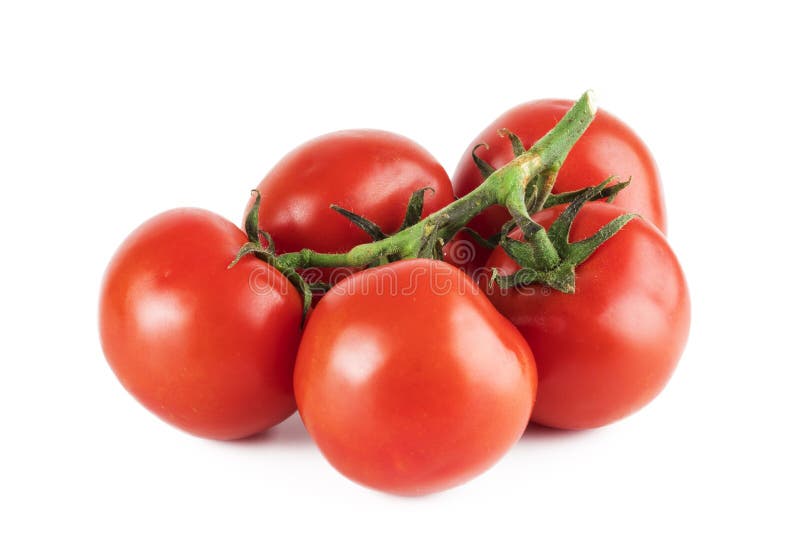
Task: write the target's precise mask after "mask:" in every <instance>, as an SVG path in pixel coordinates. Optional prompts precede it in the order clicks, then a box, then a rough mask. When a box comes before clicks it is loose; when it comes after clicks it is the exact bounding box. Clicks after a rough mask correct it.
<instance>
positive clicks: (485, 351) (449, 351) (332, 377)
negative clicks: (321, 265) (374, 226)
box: [294, 259, 536, 495]
mask: <svg viewBox="0 0 800 534" xmlns="http://www.w3.org/2000/svg"><path fill="white" fill-rule="evenodd" d="M294 381H295V382H294V383H295V392H296V395H297V405H298V409H299V411H300V415H301V417H302V419H303V422H304V423H305V425H306V428H307V429H308V431H309V433H310V434H311V436H312V437H313V439H314V441H316V443H317V445H318V446H319V447H320V449H321V450H322V452H323V454H324V455H325V456H326V458H327V459H328V460H329V461H330V462H331V464H333V466H334V467H335V468H336V469H338V470H339V471H341V472H342V473H343V474H344V475H345V476H347V477H349V478H351V479H352V480H354V481H356V482H359V483H361V484H364V485H366V486H369V487H372V488H376V489H379V490H383V491H387V492H392V493H397V494H403V495H418V494H424V493H429V492H433V491H438V490H442V489H445V488H448V487H451V486H454V485H457V484H459V483H461V482H464V481H466V480H468V479H469V478H472V477H474V476H476V475H477V474H479V473H480V472H482V471H484V470H485V469H487V468H488V467H489V466H490V465H492V464H493V463H494V462H495V461H497V460H498V459H499V458H500V457H501V456H502V455H503V454H504V453H505V452H506V451H507V450H508V448H509V447H511V446H512V445H513V444H514V443H515V442H516V441H517V440H518V438H519V437H520V435H521V434H522V433H523V431H524V430H525V427H526V425H527V423H528V420H529V417H530V413H531V408H532V403H533V399H534V396H535V390H536V367H535V364H534V361H533V359H532V355H531V352H530V349H529V348H528V346H527V344H526V343H525V340H524V339H522V337H521V336H520V334H519V332H517V331H516V329H515V328H514V327H513V326H512V325H511V324H510V323H509V322H508V321H507V320H506V319H505V318H504V317H502V316H501V315H500V314H499V313H497V311H496V310H495V309H494V308H493V307H492V305H491V304H490V303H489V301H488V299H487V298H486V296H485V295H484V294H483V293H482V292H481V291H480V290H479V289H478V287H477V286H476V285H475V283H474V282H472V280H470V279H469V277H467V276H466V275H465V274H464V273H463V272H461V271H459V270H458V269H456V268H455V267H453V266H450V265H448V264H446V263H444V262H438V261H433V260H426V259H415V260H404V261H400V262H395V263H391V264H388V265H385V266H381V267H376V268H373V269H369V270H366V271H361V272H359V273H356V274H354V275H353V276H351V277H349V278H347V279H345V280H344V281H342V282H340V283H339V284H338V285H336V286H335V287H334V288H333V289H332V290H331V291H330V292H329V293H328V294H326V295H325V296H324V297H323V298H322V300H321V301H320V303H319V305H318V306H317V308H316V309H315V310H314V313H313V314H312V316H311V318H310V320H309V322H308V325H307V327H306V331H305V334H304V335H303V339H302V341H301V343H300V350H299V352H298V357H297V365H296V367H295V375H294Z"/></svg>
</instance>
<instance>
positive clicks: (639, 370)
mask: <svg viewBox="0 0 800 534" xmlns="http://www.w3.org/2000/svg"><path fill="white" fill-rule="evenodd" d="M561 211H563V207H559V208H552V209H548V210H544V211H542V212H540V213H538V214H536V215H534V217H533V218H534V220H536V221H537V222H539V223H540V224H542V225H543V226H544V227H546V228H549V227H550V225H551V224H552V222H553V221H554V220H555V218H556V217H557V216H558V214H559V213H561ZM621 213H623V211H622V210H621V209H619V208H618V207H615V206H613V205H610V204H604V203H597V202H595V203H590V204H587V205H586V206H584V207H583V209H581V211H580V212H579V213H578V216H577V218H576V220H575V223H574V224H573V227H572V231H571V235H570V237H571V241H572V242H574V241H578V240H581V239H584V238H587V237H589V236H590V235H592V234H594V233H595V232H596V231H597V230H598V229H599V228H600V227H601V226H602V225H604V224H605V223H607V222H609V221H611V220H612V219H613V218H614V217H616V216H618V215H620V214H621ZM520 235H521V234H519V233H517V234H516V235H514V234H512V237H516V238H519V237H520ZM486 266H487V267H496V268H497V269H498V270H499V271H500V273H501V274H511V273H513V272H515V271H516V270H518V268H519V267H518V266H517V264H516V263H515V262H514V261H513V260H512V259H511V258H510V257H509V256H508V255H506V253H505V251H503V249H502V248H497V249H495V250H494V252H492V255H491V256H490V257H489V261H488V262H487V264H486ZM487 292H488V293H489V299H490V300H491V301H492V303H493V304H494V305H495V306H496V307H497V309H498V310H499V311H500V312H501V313H502V314H503V315H505V316H506V317H508V318H509V319H510V320H511V322H512V323H514V325H515V326H516V327H517V328H518V329H519V331H520V332H521V333H522V335H523V336H524V337H525V339H526V340H527V341H528V344H529V345H530V347H531V349H532V350H533V353H534V354H536V363H537V367H538V371H539V390H538V397H537V400H536V407H535V409H534V410H533V416H532V419H533V421H535V422H537V423H540V424H543V425H547V426H551V427H556V428H566V429H581V428H591V427H597V426H601V425H606V424H608V423H611V422H612V421H616V420H617V419H620V418H622V417H625V416H627V415H629V414H631V413H633V412H634V411H636V410H638V409H639V408H641V407H642V406H644V405H645V404H647V403H648V402H650V401H651V400H652V399H653V398H654V397H655V396H656V395H657V394H658V393H659V392H660V391H661V389H662V388H663V387H664V386H665V385H666V383H667V381H668V380H669V377H670V375H671V374H672V371H673V370H674V369H675V366H676V365H677V363H678V359H679V358H680V356H681V352H682V351H683V347H684V345H685V343H686V338H687V336H688V333H689V315H690V312H689V292H688V290H687V287H686V281H685V279H684V277H683V272H682V271H681V267H680V265H679V264H678V260H677V258H676V257H675V254H673V252H672V250H671V249H670V247H669V245H668V244H667V242H666V239H665V238H664V236H663V234H662V233H661V232H660V231H659V230H658V229H657V228H656V227H655V226H653V225H652V224H650V223H648V222H647V221H645V220H644V219H639V218H636V219H633V220H631V221H630V222H629V223H628V224H627V225H626V226H624V227H623V228H622V229H621V230H620V231H619V232H618V233H617V234H616V235H614V236H613V237H612V238H611V239H609V240H608V241H606V242H605V243H603V244H602V245H600V247H599V248H598V249H597V250H596V251H595V252H594V254H592V256H590V257H589V259H588V260H587V261H586V262H584V263H583V264H581V265H579V266H578V267H577V269H576V290H575V293H574V294H571V295H570V294H565V293H560V292H558V291H555V290H549V289H547V288H544V287H542V286H529V287H523V288H517V289H509V290H501V289H500V288H498V287H497V286H493V287H490V288H488V289H487Z"/></svg>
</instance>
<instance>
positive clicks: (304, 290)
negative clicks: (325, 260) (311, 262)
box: [228, 241, 313, 328]
mask: <svg viewBox="0 0 800 534" xmlns="http://www.w3.org/2000/svg"><path fill="white" fill-rule="evenodd" d="M249 254H252V255H254V256H255V257H257V258H258V259H260V260H261V261H263V262H264V263H266V264H267V265H270V266H272V267H274V268H275V269H276V270H277V271H278V272H280V273H281V274H282V275H283V276H285V277H286V279H287V280H289V282H290V283H291V284H292V285H293V286H294V287H295V288H296V289H297V291H298V292H299V293H300V297H301V298H302V299H303V316H302V320H301V322H300V326H301V328H302V325H303V324H304V323H305V320H306V316H307V315H308V310H310V309H311V302H312V299H313V294H312V291H311V286H310V285H309V284H308V282H306V281H305V280H304V279H303V277H302V276H300V273H298V272H297V271H295V270H294V269H292V268H290V267H284V266H283V265H281V264H280V262H279V261H277V258H276V257H275V255H274V253H273V252H270V251H269V250H268V249H266V248H264V246H263V245H262V244H261V243H259V242H255V243H254V242H252V241H248V242H247V243H245V244H244V245H242V247H241V248H240V249H239V252H237V253H236V257H235V258H234V259H233V261H232V262H231V263H230V264H229V265H228V269H232V268H233V267H234V266H236V264H237V263H239V261H241V259H242V258H244V257H245V256H247V255H249Z"/></svg>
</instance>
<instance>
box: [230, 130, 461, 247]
mask: <svg viewBox="0 0 800 534" xmlns="http://www.w3.org/2000/svg"><path fill="white" fill-rule="evenodd" d="M424 187H430V188H432V189H433V191H428V192H426V193H425V202H424V209H423V216H425V215H428V214H430V213H433V212H434V211H438V210H439V209H441V208H443V207H444V206H446V205H447V204H449V203H450V202H452V201H453V187H452V184H451V183H450V178H449V177H448V175H447V173H446V172H445V170H444V169H443V168H442V166H441V165H440V164H439V163H438V162H437V161H436V160H435V159H434V158H433V156H431V155H430V153H428V152H427V151H426V150H425V149H424V148H422V147H421V146H419V145H418V144H417V143H415V142H414V141H412V140H410V139H408V138H406V137H403V136H400V135H397V134H394V133H391V132H385V131H381V130H344V131H339V132H334V133H330V134H327V135H323V136H321V137H317V138H316V139H312V140H310V141H308V142H306V143H304V144H302V145H300V146H299V147H298V148H296V149H295V150H293V151H292V152H290V153H289V154H288V155H286V156H285V157H284V158H283V159H282V160H281V161H279V162H278V164H277V165H275V167H274V168H273V169H272V170H270V171H269V173H268V174H267V176H266V177H265V178H264V179H263V180H262V181H261V183H260V184H259V185H258V187H257V189H258V190H259V191H260V192H261V207H260V210H259V222H260V224H261V227H262V228H263V229H264V230H266V231H267V232H269V233H270V234H271V235H272V238H273V239H274V241H275V246H276V248H277V251H278V252H292V251H297V250H300V249H302V248H311V249H314V250H316V251H317V252H346V251H348V250H350V249H351V248H353V247H354V246H356V245H359V244H361V243H367V242H369V241H370V238H369V236H367V234H365V233H364V232H363V231H362V230H360V229H359V228H358V227H356V226H355V225H353V224H352V223H351V222H350V221H348V220H347V219H346V218H345V217H343V216H342V215H340V214H338V213H336V212H335V211H333V210H332V209H331V208H330V206H331V204H337V205H339V206H341V207H343V208H346V209H348V210H350V211H352V212H355V213H357V214H358V215H361V216H363V217H366V218H367V219H369V220H371V221H372V222H374V223H376V224H377V225H378V226H380V228H381V229H382V230H383V231H384V232H386V233H393V232H395V231H397V230H398V229H399V227H400V225H401V224H402V222H403V218H404V216H405V211H406V206H407V204H408V200H409V198H410V197H411V194H412V193H414V191H417V190H419V189H422V188H424ZM250 206H252V202H251V204H250ZM250 206H248V210H247V211H249V207H250ZM245 215H246V213H245Z"/></svg>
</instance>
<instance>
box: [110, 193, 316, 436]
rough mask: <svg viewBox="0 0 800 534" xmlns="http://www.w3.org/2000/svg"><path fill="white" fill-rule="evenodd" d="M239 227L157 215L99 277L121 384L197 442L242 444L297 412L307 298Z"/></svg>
mask: <svg viewBox="0 0 800 534" xmlns="http://www.w3.org/2000/svg"><path fill="white" fill-rule="evenodd" d="M246 242H247V237H246V236H245V234H244V233H243V232H242V231H241V230H240V229H239V228H237V227H236V225H234V224H233V223H231V222H229V221H227V220H225V219H223V218H221V217H219V216H217V215H215V214H213V213H210V212H207V211H203V210H199V209H177V210H173V211H168V212H166V213H163V214H161V215H158V216H156V217H154V218H152V219H150V220H149V221H147V222H145V223H144V224H143V225H141V226H140V227H139V228H138V229H136V230H135V231H134V232H133V233H132V234H131V235H130V236H129V237H128V238H127V239H126V240H125V242H124V243H123V244H122V246H121V247H120V248H119V250H117V252H116V254H115V255H114V257H113V258H112V260H111V263H110V265H109V266H108V269H107V271H106V274H105V278H104V280H103V285H102V290H101V298H100V336H101V340H102V345H103V350H104V352H105V355H106V359H107V360H108V363H109V364H110V365H111V368H112V369H113V370H114V373H116V375H117V377H118V378H119V380H120V382H122V385H123V386H124V387H125V388H126V389H127V390H128V391H129V392H130V393H131V394H132V395H133V396H134V397H135V398H136V399H137V400H138V401H139V402H141V403H142V404H143V405H144V406H145V407H146V408H148V409H149V410H150V411H152V412H153V413H155V414H156V415H157V416H159V417H160V418H162V419H163V420H165V421H167V422H168V423H171V424H173V425H175V426H177V427H179V428H181V429H183V430H185V431H187V432H190V433H192V434H195V435H198V436H202V437H207V438H216V439H236V438H241V437H245V436H248V435H251V434H255V433H257V432H261V431H263V430H265V429H267V428H269V427H270V426H272V425H274V424H276V423H278V422H280V421H282V420H283V419H285V418H286V417H288V416H289V415H291V414H292V412H294V410H295V403H294V397H293V394H292V370H293V365H294V360H295V357H296V354H297V346H298V344H299V342H300V321H301V315H302V305H301V299H300V296H299V294H298V292H297V290H295V289H294V287H292V286H291V284H290V283H289V281H288V280H287V279H286V278H285V277H284V276H283V275H282V274H281V273H280V272H278V271H277V270H275V269H273V268H272V267H270V266H268V265H266V264H264V263H262V262H261V261H259V260H257V259H256V258H254V257H252V256H247V257H244V258H242V260H241V261H240V262H239V263H238V264H237V265H236V266H234V267H233V268H231V269H228V265H229V264H230V263H231V260H232V259H233V258H234V257H235V256H236V253H237V252H238V250H239V248H240V247H241V246H242V245H243V244H244V243H246Z"/></svg>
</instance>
